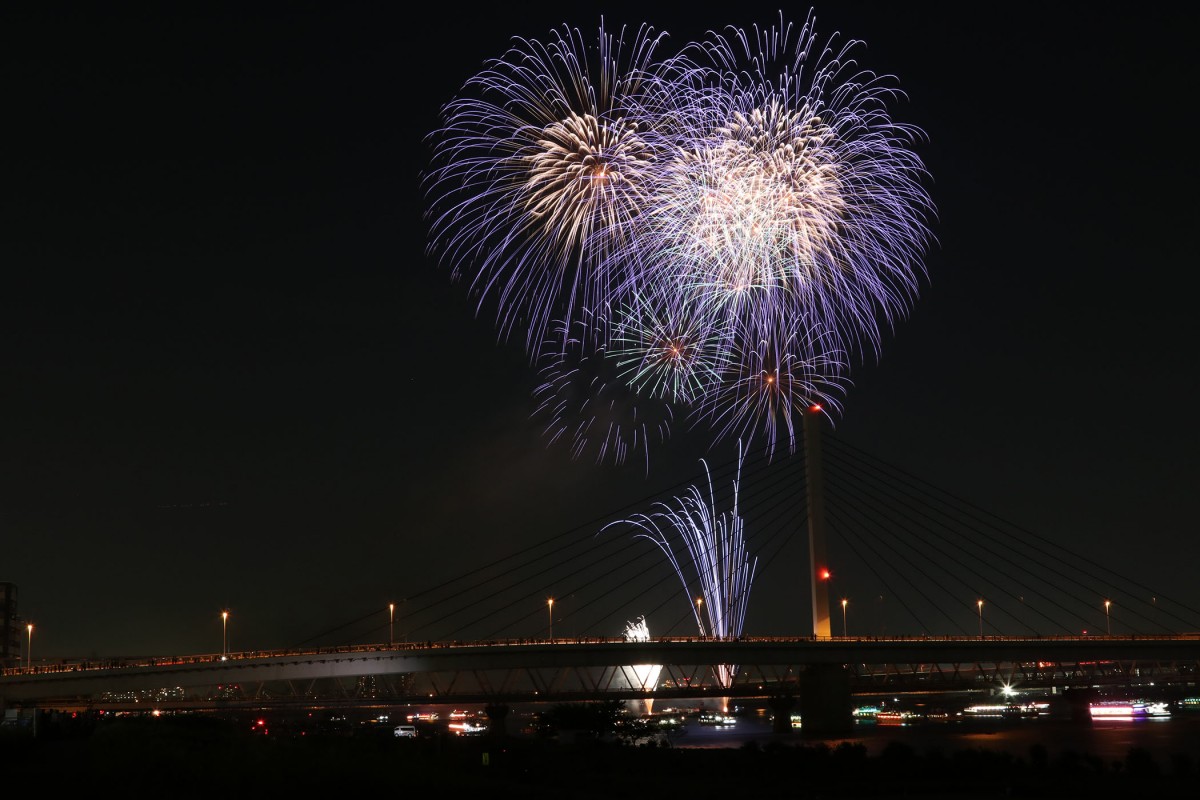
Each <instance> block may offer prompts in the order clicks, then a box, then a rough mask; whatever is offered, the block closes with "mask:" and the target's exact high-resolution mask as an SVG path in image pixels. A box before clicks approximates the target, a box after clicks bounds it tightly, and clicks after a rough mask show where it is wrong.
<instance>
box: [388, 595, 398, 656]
mask: <svg viewBox="0 0 1200 800" xmlns="http://www.w3.org/2000/svg"><path fill="white" fill-rule="evenodd" d="M395 624H396V604H395V603H388V647H391V646H392V645H394V644H395V643H396V637H395V635H394V630H395Z"/></svg>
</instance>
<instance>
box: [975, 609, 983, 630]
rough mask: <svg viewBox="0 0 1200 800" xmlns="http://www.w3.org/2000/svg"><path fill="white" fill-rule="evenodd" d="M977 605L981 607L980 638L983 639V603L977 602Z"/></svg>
mask: <svg viewBox="0 0 1200 800" xmlns="http://www.w3.org/2000/svg"><path fill="white" fill-rule="evenodd" d="M975 604H976V605H977V606H978V607H979V638H980V639H982V638H983V601H982V600H976V601H975Z"/></svg>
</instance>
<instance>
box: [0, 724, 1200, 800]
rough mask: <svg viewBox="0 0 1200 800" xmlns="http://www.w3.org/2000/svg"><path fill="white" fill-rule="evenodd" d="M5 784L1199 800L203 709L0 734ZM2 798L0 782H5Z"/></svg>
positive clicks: (911, 765)
mask: <svg viewBox="0 0 1200 800" xmlns="http://www.w3.org/2000/svg"><path fill="white" fill-rule="evenodd" d="M0 769H2V770H3V774H4V775H5V776H6V783H5V787H6V789H7V790H9V791H11V792H12V795H11V796H13V797H16V796H18V794H17V791H16V790H17V789H21V790H22V791H24V790H29V791H36V792H39V794H37V795H31V796H58V795H60V794H61V793H62V792H64V791H65V792H67V793H70V794H74V793H76V792H79V791H86V792H87V793H88V794H91V795H94V796H96V795H98V796H104V797H109V796H111V797H123V798H135V797H158V798H162V797H169V798H173V799H174V798H191V797H214V796H218V797H277V796H284V795H287V796H290V797H336V796H346V795H347V793H348V792H349V793H352V794H351V796H358V795H359V793H360V792H363V791H380V792H387V795H383V796H388V797H401V796H406V797H407V796H419V795H425V796H431V797H444V796H454V797H472V798H476V797H478V798H485V797H501V798H503V797H521V798H550V797H553V798H629V800H635V799H637V798H643V797H645V798H654V800H671V799H672V798H681V799H682V798H687V800H704V799H705V798H720V800H732V799H733V798H746V797H749V798H840V797H853V798H874V797H880V798H882V797H909V798H913V797H936V798H988V797H1047V798H1049V797H1092V798H1094V797H1124V798H1128V797H1156V798H1162V797H1168V798H1175V797H1181V798H1182V797H1188V798H1195V797H1198V796H1200V767H1198V765H1197V764H1196V763H1194V761H1193V759H1192V757H1190V756H1188V755H1186V754H1178V755H1175V756H1172V757H1170V758H1168V759H1165V760H1164V759H1162V758H1158V759H1156V758H1155V757H1153V756H1152V755H1151V754H1150V753H1148V752H1146V751H1141V750H1131V751H1130V752H1129V754H1128V756H1127V757H1126V758H1125V759H1124V760H1121V761H1115V762H1114V761H1107V762H1106V761H1102V760H1100V759H1098V758H1095V757H1091V756H1089V755H1087V754H1084V753H1075V752H1071V751H1063V752H1054V751H1052V750H1049V749H1047V748H1045V747H1042V746H1040V745H1039V746H1035V747H1033V748H1031V750H1030V752H1029V753H1028V754H1027V755H1026V756H1024V757H1019V756H1014V755H1012V754H1007V753H1000V752H990V751H987V750H961V751H955V752H941V751H930V752H923V753H918V752H916V751H915V750H914V749H913V748H911V747H910V746H908V745H906V744H904V743H902V742H894V743H892V744H890V745H888V746H887V747H886V748H885V749H884V750H883V751H882V752H881V753H880V754H879V755H878V756H868V755H867V753H866V750H865V748H863V747H862V746H861V745H848V744H847V745H841V746H838V747H833V748H830V747H828V746H824V745H820V744H812V743H806V742H805V741H804V740H803V739H797V740H796V741H795V742H794V743H787V744H784V743H779V742H771V743H769V744H766V745H759V744H758V743H755V742H751V743H749V744H747V745H745V746H742V747H739V748H731V749H686V748H671V747H664V746H646V745H642V746H638V745H633V744H628V743H620V742H609V741H600V740H592V741H574V742H570V743H568V742H564V741H561V740H559V739H558V738H538V737H531V738H524V737H503V738H497V737H490V736H486V735H485V736H479V737H465V738H464V737H456V736H449V735H438V736H426V737H419V738H415V739H407V738H406V739H398V738H395V737H391V736H386V737H385V736H354V735H350V736H348V735H311V736H309V735H305V736H285V735H281V736H270V735H268V736H262V735H254V734H252V733H250V732H248V731H247V729H246V726H245V725H242V724H234V723H230V722H227V721H223V720H220V719H216V718H211V717H202V716H195V717H176V718H169V719H168V718H158V719H152V718H145V717H131V718H126V719H117V720H112V721H109V722H105V723H103V724H100V725H95V726H90V727H88V728H87V729H79V730H69V729H49V730H47V729H43V730H41V731H39V735H38V736H37V737H36V738H35V737H33V736H30V735H27V734H20V735H17V734H8V735H4V736H0ZM6 796H8V792H7V791H6Z"/></svg>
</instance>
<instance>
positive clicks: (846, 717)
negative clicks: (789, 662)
mask: <svg viewBox="0 0 1200 800" xmlns="http://www.w3.org/2000/svg"><path fill="white" fill-rule="evenodd" d="M800 722H801V728H800V730H801V732H802V733H805V734H813V735H818V736H822V735H826V734H842V733H849V732H850V731H851V730H852V729H853V728H854V707H853V704H852V703H851V702H850V673H849V672H848V671H847V670H846V668H845V667H844V666H843V665H841V664H809V665H808V666H807V667H806V668H805V670H804V672H803V673H802V674H801V675H800Z"/></svg>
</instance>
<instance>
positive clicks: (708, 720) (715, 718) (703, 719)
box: [700, 711, 737, 725]
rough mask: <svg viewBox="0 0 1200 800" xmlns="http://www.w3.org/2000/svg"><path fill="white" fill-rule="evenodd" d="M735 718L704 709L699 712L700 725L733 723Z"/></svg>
mask: <svg viewBox="0 0 1200 800" xmlns="http://www.w3.org/2000/svg"><path fill="white" fill-rule="evenodd" d="M736 722H737V720H736V719H735V718H733V717H731V716H729V715H728V714H717V713H714V712H712V711H705V712H703V713H702V714H700V724H701V725H733V724H734V723H736Z"/></svg>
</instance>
